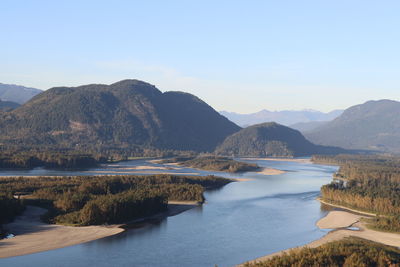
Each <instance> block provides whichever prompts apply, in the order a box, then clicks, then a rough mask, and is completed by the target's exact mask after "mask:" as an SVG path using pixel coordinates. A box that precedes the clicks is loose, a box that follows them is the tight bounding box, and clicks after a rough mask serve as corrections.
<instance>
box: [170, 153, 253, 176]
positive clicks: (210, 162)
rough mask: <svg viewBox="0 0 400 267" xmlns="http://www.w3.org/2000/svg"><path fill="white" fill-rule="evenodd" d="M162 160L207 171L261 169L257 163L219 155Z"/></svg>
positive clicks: (234, 171)
mask: <svg viewBox="0 0 400 267" xmlns="http://www.w3.org/2000/svg"><path fill="white" fill-rule="evenodd" d="M162 162H163V163H178V164H179V165H181V166H185V167H189V168H197V169H201V170H207V171H222V172H233V173H236V172H248V171H257V170H259V169H260V167H259V166H258V165H257V164H253V163H246V162H240V161H236V160H233V159H231V158H227V157H219V156H199V157H175V158H171V159H165V160H162Z"/></svg>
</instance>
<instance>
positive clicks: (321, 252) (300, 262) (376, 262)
mask: <svg viewBox="0 0 400 267" xmlns="http://www.w3.org/2000/svg"><path fill="white" fill-rule="evenodd" d="M244 266H245V267H283V266H297V267H312V266H315V267H317V266H349V267H350V266H352V267H369V266H379V267H380V266H382V267H383V266H393V267H394V266H400V250H399V249H397V248H394V247H390V246H386V245H381V244H378V243H375V242H371V241H367V240H363V239H359V238H354V237H352V238H345V239H343V240H340V241H334V242H330V243H327V244H324V245H322V246H319V247H317V248H302V249H299V250H292V251H289V252H287V253H284V254H283V255H280V256H275V257H273V258H271V259H269V260H265V261H260V262H257V263H246V264H245V265H244Z"/></svg>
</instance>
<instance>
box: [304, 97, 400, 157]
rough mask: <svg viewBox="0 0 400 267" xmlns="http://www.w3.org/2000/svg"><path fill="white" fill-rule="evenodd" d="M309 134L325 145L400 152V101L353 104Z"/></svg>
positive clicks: (308, 134) (317, 142)
mask: <svg viewBox="0 0 400 267" xmlns="http://www.w3.org/2000/svg"><path fill="white" fill-rule="evenodd" d="M306 137H307V138H308V139H309V140H310V141H312V142H314V143H316V144H321V145H332V146H340V147H343V148H347V149H369V150H381V151H389V152H400V102H397V101H392V100H379V101H368V102H366V103H364V104H361V105H356V106H353V107H350V108H349V109H347V110H345V111H344V112H343V114H342V115H341V116H339V117H338V118H336V119H335V120H333V121H331V122H329V123H326V124H325V125H323V126H321V127H318V128H316V129H314V130H313V131H311V132H309V133H306Z"/></svg>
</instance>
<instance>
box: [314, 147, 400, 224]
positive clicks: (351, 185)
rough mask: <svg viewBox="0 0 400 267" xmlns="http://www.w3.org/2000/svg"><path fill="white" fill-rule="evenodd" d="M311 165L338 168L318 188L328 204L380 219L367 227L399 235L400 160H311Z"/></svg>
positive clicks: (361, 157) (351, 157)
mask: <svg viewBox="0 0 400 267" xmlns="http://www.w3.org/2000/svg"><path fill="white" fill-rule="evenodd" d="M313 161H314V162H318V163H324V164H326V163H329V164H336V165H339V166H340V168H339V170H338V172H337V173H336V174H335V175H334V178H335V179H334V181H333V182H332V183H330V184H328V185H324V186H323V187H322V188H321V195H322V198H323V199H324V200H325V201H327V202H330V203H334V204H339V205H343V206H347V207H350V208H355V209H358V210H362V211H369V212H372V213H376V214H378V215H381V216H380V217H377V218H375V219H374V220H372V222H371V227H373V228H375V229H380V230H385V231H400V225H399V223H397V222H396V218H398V216H400V158H398V157H394V156H383V155H338V156H331V157H328V156H315V157H313Z"/></svg>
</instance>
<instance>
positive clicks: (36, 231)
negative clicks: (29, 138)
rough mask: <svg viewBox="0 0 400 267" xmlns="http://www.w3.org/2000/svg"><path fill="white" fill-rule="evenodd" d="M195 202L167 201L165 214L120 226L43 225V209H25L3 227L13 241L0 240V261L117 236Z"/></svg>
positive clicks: (177, 211) (191, 206)
mask: <svg viewBox="0 0 400 267" xmlns="http://www.w3.org/2000/svg"><path fill="white" fill-rule="evenodd" d="M200 205H201V204H200V203H198V202H196V201H170V202H168V208H167V210H166V211H164V212H161V213H157V214H154V215H152V216H148V217H144V218H138V219H135V220H132V221H129V222H127V223H124V224H113V225H107V226H105V225H93V226H79V227H74V226H65V225H56V224H47V223H43V222H42V221H41V220H40V216H41V215H42V214H44V213H45V212H46V211H47V210H46V209H43V208H40V207H36V206H27V207H26V210H25V211H24V213H23V214H22V215H20V216H18V217H16V219H15V220H14V221H13V222H11V223H8V224H5V225H4V228H6V229H9V231H10V232H11V233H13V234H15V237H13V238H9V239H7V238H5V239H0V259H1V258H10V257H16V256H23V255H28V254H33V253H39V252H44V251H49V250H53V249H59V248H64V247H69V246H74V245H78V244H83V243H87V242H91V241H95V240H99V239H102V238H105V237H109V236H113V235H117V234H120V233H122V232H124V231H126V230H127V229H129V228H141V227H144V226H145V225H146V224H147V223H149V222H151V221H153V220H163V219H165V218H168V217H171V216H175V215H178V214H180V213H182V212H184V211H187V210H189V209H193V208H195V207H198V206H200Z"/></svg>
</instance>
